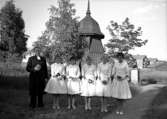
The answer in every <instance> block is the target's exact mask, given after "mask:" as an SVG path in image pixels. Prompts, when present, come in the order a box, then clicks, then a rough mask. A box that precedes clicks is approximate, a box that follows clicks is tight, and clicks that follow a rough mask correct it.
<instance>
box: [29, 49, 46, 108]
mask: <svg viewBox="0 0 167 119" xmlns="http://www.w3.org/2000/svg"><path fill="white" fill-rule="evenodd" d="M40 54H41V52H40V50H38V48H35V55H34V56H32V57H30V58H29V60H28V63H27V67H26V70H27V71H28V72H30V74H29V94H30V105H29V106H30V107H31V108H35V107H36V103H37V100H38V107H43V106H44V104H43V94H44V88H45V81H46V79H47V78H48V71H47V64H46V59H45V58H44V57H43V56H41V55H40Z"/></svg>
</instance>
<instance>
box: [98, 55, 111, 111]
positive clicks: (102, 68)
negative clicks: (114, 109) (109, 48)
mask: <svg viewBox="0 0 167 119" xmlns="http://www.w3.org/2000/svg"><path fill="white" fill-rule="evenodd" d="M101 60H102V62H101V63H100V64H98V68H97V77H98V78H97V81H96V96H100V97H101V112H108V110H107V97H111V92H110V90H111V77H112V68H113V64H111V63H109V57H108V56H106V55H104V56H103V57H102V59H101Z"/></svg>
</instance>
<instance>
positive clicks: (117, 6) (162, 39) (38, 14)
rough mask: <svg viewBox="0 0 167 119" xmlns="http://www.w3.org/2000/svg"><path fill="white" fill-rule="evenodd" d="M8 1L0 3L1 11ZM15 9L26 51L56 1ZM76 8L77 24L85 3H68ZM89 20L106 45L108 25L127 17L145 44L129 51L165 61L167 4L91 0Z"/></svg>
mask: <svg viewBox="0 0 167 119" xmlns="http://www.w3.org/2000/svg"><path fill="white" fill-rule="evenodd" d="M6 1H7V0H0V8H1V7H2V6H3V5H4V3H5V2H6ZM14 1H15V5H16V7H17V8H20V9H21V10H22V11H23V19H24V20H25V33H26V34H27V35H29V36H30V37H29V40H28V42H27V47H28V48H32V43H33V42H34V41H36V40H37V38H38V37H39V36H40V35H41V34H42V31H44V30H45V28H46V27H45V23H46V22H47V21H48V19H49V16H50V14H49V10H48V9H49V8H50V6H51V5H54V6H57V0H14ZM71 2H72V3H74V4H75V6H74V8H75V9H76V16H79V17H80V18H79V20H81V19H83V18H84V17H85V15H86V10H87V2H88V0H71ZM90 10H91V16H92V17H93V18H94V19H95V20H96V21H97V22H98V23H99V26H100V28H101V31H102V33H103V34H104V35H105V38H104V39H102V43H103V44H106V43H107V41H108V40H109V39H110V38H111V36H110V34H109V32H108V30H107V29H106V28H107V26H108V25H109V24H110V21H111V20H113V21H116V22H118V23H119V24H121V23H122V21H124V20H125V18H126V17H128V18H129V19H130V22H131V23H132V24H134V25H135V26H136V27H142V31H143V34H142V39H143V40H145V39H147V40H148V43H147V44H146V45H145V46H143V47H140V48H135V49H134V50H131V51H130V53H132V54H135V55H136V54H140V55H147V56H148V57H152V58H158V59H159V60H166V61H167V0H90Z"/></svg>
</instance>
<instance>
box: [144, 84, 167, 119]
mask: <svg viewBox="0 0 167 119" xmlns="http://www.w3.org/2000/svg"><path fill="white" fill-rule="evenodd" d="M142 119H167V87H163V88H161V89H159V93H158V94H157V95H156V96H155V97H154V99H153V100H152V102H151V103H150V106H149V109H148V110H147V111H146V114H145V115H144V116H143V117H142Z"/></svg>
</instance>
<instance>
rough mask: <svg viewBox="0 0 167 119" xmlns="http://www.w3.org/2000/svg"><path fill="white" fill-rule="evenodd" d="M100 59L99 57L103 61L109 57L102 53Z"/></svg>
mask: <svg viewBox="0 0 167 119" xmlns="http://www.w3.org/2000/svg"><path fill="white" fill-rule="evenodd" d="M100 59H101V61H104V60H107V61H109V60H110V57H109V56H108V55H107V54H104V55H103V56H102V57H101V58H100Z"/></svg>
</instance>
